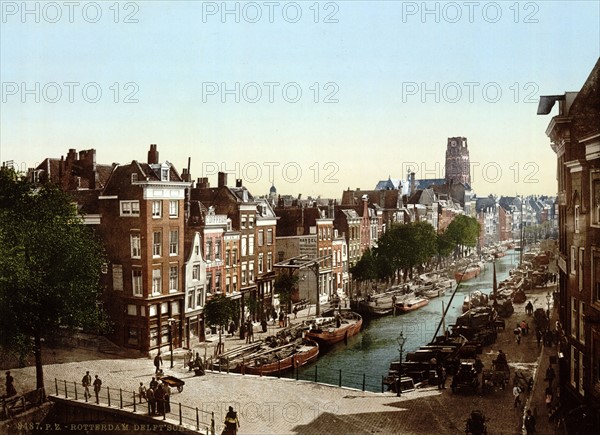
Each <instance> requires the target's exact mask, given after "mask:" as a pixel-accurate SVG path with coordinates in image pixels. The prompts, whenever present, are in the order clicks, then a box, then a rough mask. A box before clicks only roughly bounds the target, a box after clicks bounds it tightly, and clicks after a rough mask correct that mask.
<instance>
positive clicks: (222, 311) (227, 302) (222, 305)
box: [204, 294, 237, 349]
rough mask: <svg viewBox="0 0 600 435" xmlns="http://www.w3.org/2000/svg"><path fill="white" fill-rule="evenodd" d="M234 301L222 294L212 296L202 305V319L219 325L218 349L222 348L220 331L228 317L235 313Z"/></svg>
mask: <svg viewBox="0 0 600 435" xmlns="http://www.w3.org/2000/svg"><path fill="white" fill-rule="evenodd" d="M236 306H237V304H236V302H235V301H234V300H233V299H230V298H228V297H227V296H225V295H223V294H219V295H217V296H215V297H213V298H212V299H211V300H209V301H208V302H207V303H206V304H205V305H204V319H205V320H206V321H207V322H208V323H209V324H210V325H217V326H218V327H219V347H218V348H219V349H221V348H222V343H221V333H222V331H223V328H224V327H225V326H227V324H228V323H229V320H230V319H234V318H235V315H236Z"/></svg>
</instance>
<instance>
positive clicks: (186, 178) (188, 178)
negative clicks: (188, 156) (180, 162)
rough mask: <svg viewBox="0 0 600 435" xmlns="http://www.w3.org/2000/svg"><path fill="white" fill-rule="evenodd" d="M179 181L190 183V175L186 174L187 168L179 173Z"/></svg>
mask: <svg viewBox="0 0 600 435" xmlns="http://www.w3.org/2000/svg"><path fill="white" fill-rule="evenodd" d="M181 179H182V180H183V181H187V182H190V181H192V180H191V178H190V173H189V172H188V170H187V168H183V170H182V172H181Z"/></svg>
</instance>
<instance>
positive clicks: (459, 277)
mask: <svg viewBox="0 0 600 435" xmlns="http://www.w3.org/2000/svg"><path fill="white" fill-rule="evenodd" d="M480 273H481V268H479V267H473V268H468V269H467V270H466V271H465V272H464V273H463V272H456V273H455V274H454V279H456V282H459V281H468V280H470V279H473V278H476V277H477V276H479V274H480Z"/></svg>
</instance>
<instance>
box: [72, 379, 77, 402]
mask: <svg viewBox="0 0 600 435" xmlns="http://www.w3.org/2000/svg"><path fill="white" fill-rule="evenodd" d="M73 385H74V386H75V400H77V382H75V381H73Z"/></svg>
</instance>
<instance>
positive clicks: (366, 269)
mask: <svg viewBox="0 0 600 435" xmlns="http://www.w3.org/2000/svg"><path fill="white" fill-rule="evenodd" d="M350 273H352V279H354V280H356V281H358V282H364V281H370V280H372V279H376V278H377V263H376V260H375V256H374V254H373V251H372V250H370V249H367V250H366V251H365V252H363V254H362V255H361V257H360V259H359V260H358V261H357V262H356V264H355V265H354V266H352V267H351V268H350Z"/></svg>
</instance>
